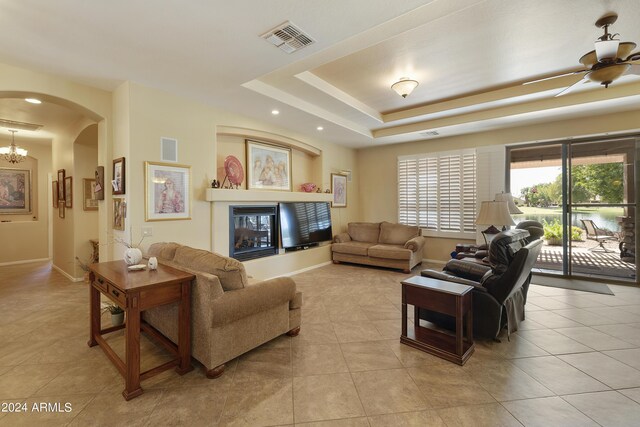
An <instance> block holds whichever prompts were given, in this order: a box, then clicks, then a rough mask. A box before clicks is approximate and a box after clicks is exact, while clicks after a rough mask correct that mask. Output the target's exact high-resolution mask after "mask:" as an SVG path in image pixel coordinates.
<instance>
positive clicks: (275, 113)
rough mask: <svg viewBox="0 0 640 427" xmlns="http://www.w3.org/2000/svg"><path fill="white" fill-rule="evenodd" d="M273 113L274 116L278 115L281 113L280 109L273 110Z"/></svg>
mask: <svg viewBox="0 0 640 427" xmlns="http://www.w3.org/2000/svg"><path fill="white" fill-rule="evenodd" d="M271 114H273V115H274V116H277V115H278V114H280V111H278V110H271Z"/></svg>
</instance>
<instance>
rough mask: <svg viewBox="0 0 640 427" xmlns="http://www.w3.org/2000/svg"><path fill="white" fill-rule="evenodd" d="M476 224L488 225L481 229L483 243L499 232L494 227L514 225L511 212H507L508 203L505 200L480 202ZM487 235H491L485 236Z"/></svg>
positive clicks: (489, 240)
mask: <svg viewBox="0 0 640 427" xmlns="http://www.w3.org/2000/svg"><path fill="white" fill-rule="evenodd" d="M476 224H477V225H488V226H489V228H487V229H486V230H484V231H482V236H483V237H484V241H485V243H487V244H488V243H489V242H491V239H493V237H494V236H495V235H496V234H498V233H499V232H500V230H498V229H497V228H496V225H498V226H503V227H505V226H507V225H515V224H516V223H515V222H513V218H511V214H510V213H509V205H508V203H507V202H506V201H486V202H482V203H481V204H480V212H478V216H477V217H476ZM487 236H491V237H489V238H487Z"/></svg>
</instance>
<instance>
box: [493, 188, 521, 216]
mask: <svg viewBox="0 0 640 427" xmlns="http://www.w3.org/2000/svg"><path fill="white" fill-rule="evenodd" d="M495 200H496V202H507V207H508V208H509V213H510V214H511V215H514V214H521V213H523V212H522V211H521V210H520V209H518V207H517V206H516V204H515V202H514V201H513V196H512V195H511V193H498V194H496V197H495Z"/></svg>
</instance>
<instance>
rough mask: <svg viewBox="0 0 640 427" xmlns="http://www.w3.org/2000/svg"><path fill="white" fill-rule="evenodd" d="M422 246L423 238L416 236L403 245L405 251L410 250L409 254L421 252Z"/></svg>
mask: <svg viewBox="0 0 640 427" xmlns="http://www.w3.org/2000/svg"><path fill="white" fill-rule="evenodd" d="M423 246H424V237H422V236H416V237H414V238H413V239H411V240H408V241H407V243H405V244H404V248H405V249H410V250H411V252H419V251H421V250H422V247H423Z"/></svg>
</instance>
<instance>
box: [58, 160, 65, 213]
mask: <svg viewBox="0 0 640 427" xmlns="http://www.w3.org/2000/svg"><path fill="white" fill-rule="evenodd" d="M58 200H64V169H58ZM61 218H64V216H62V217H61Z"/></svg>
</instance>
